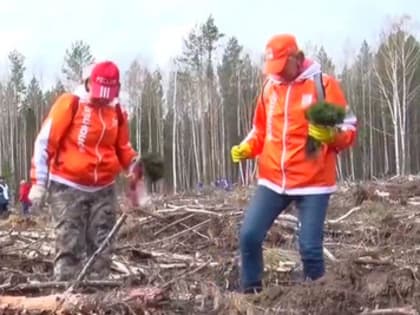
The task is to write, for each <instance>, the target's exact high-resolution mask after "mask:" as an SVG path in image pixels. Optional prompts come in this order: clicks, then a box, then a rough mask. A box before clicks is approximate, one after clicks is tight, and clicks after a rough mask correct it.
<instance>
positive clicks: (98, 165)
mask: <svg viewBox="0 0 420 315" xmlns="http://www.w3.org/2000/svg"><path fill="white" fill-rule="evenodd" d="M119 92H120V71H119V69H118V67H117V66H116V65H115V64H114V63H113V62H110V61H105V62H99V63H96V64H95V65H94V67H93V69H92V70H91V73H90V75H89V78H88V80H87V82H86V85H85V91H84V93H82V94H83V95H80V96H78V95H76V93H63V94H62V95H61V96H60V97H59V98H58V99H57V101H56V102H55V103H54V104H53V105H52V108H51V110H50V112H49V114H48V116H47V117H46V119H45V121H44V123H43V125H42V128H41V131H40V132H39V134H38V136H37V138H36V141H35V149H34V155H33V158H32V169H31V181H32V184H33V185H32V188H31V190H30V193H29V200H30V201H31V202H32V204H33V206H34V207H39V206H40V204H42V200H43V199H44V195H45V193H46V189H47V188H46V186H47V175H49V180H50V186H49V203H50V205H51V208H52V211H53V213H52V215H53V220H54V224H55V235H56V239H55V259H54V276H55V279H56V280H58V281H66V280H69V279H72V278H74V277H75V276H76V275H77V273H78V272H79V271H80V270H81V267H82V264H83V262H84V258H86V256H90V255H91V254H92V253H93V252H94V251H95V250H96V249H97V248H98V246H99V245H100V244H101V243H102V242H103V241H104V239H105V238H106V236H107V235H108V234H109V232H110V231H111V229H112V227H113V225H114V224H115V221H116V209H117V198H116V189H115V180H116V178H117V176H118V174H120V173H121V171H123V170H124V171H126V172H128V175H129V177H130V178H138V176H139V175H138V174H139V173H140V172H141V167H140V160H139V157H138V154H137V153H136V151H135V150H134V149H133V148H132V146H131V144H130V141H129V125H128V119H127V114H126V112H125V111H124V110H123V108H122V107H121V105H120V103H119V99H118V96H119ZM48 168H49V174H48ZM110 265H111V257H110V247H107V249H106V250H105V252H104V253H103V254H101V255H100V256H99V257H98V258H97V259H96V262H95V264H94V266H93V267H92V273H91V274H90V275H89V277H90V278H93V279H98V278H103V277H106V276H107V275H108V274H109V271H110Z"/></svg>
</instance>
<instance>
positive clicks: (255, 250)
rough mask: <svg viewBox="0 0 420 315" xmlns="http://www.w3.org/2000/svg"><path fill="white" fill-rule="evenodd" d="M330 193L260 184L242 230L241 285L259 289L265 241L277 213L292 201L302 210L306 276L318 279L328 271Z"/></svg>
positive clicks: (302, 253)
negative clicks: (325, 240) (325, 244)
mask: <svg viewBox="0 0 420 315" xmlns="http://www.w3.org/2000/svg"><path fill="white" fill-rule="evenodd" d="M329 197H330V194H318V195H301V196H291V195H282V194H278V193H276V192H274V191H272V190H270V189H268V188H266V187H264V186H258V187H257V191H256V193H255V195H254V197H253V198H252V200H251V203H250V205H249V207H248V209H247V210H246V213H245V218H244V222H243V223H242V226H241V229H240V252H241V268H242V270H241V282H242V287H243V288H244V289H245V290H247V288H259V287H261V279H262V272H263V255H262V243H263V241H264V239H265V237H266V235H267V232H268V230H269V229H270V227H271V225H272V224H273V222H274V220H275V219H276V218H277V216H278V215H279V214H280V213H281V212H282V211H283V210H284V209H285V208H286V207H287V206H288V205H289V204H290V203H291V202H292V201H294V202H296V205H297V208H298V211H299V221H300V224H301V226H300V231H299V250H300V255H301V260H302V263H303V273H304V277H305V278H309V279H312V280H315V279H317V278H320V277H321V276H323V274H324V273H325V267H324V257H323V236H324V220H325V216H326V212H327V208H328V202H329Z"/></svg>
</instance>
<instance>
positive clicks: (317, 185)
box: [243, 60, 357, 195]
mask: <svg viewBox="0 0 420 315" xmlns="http://www.w3.org/2000/svg"><path fill="white" fill-rule="evenodd" d="M320 71H321V70H320V66H319V64H317V63H314V62H310V61H309V60H307V61H305V69H304V71H303V72H302V73H301V74H300V75H299V77H298V78H297V79H295V81H294V82H292V83H289V84H287V83H283V82H280V81H279V80H276V79H274V78H273V77H269V78H268V81H267V84H266V85H265V87H264V91H263V95H260V96H259V97H258V103H257V107H256V110H255V114H254V121H253V129H252V130H251V132H250V133H249V134H248V136H247V137H246V138H245V139H244V140H243V142H247V143H248V144H249V145H250V147H251V151H252V157H256V156H259V161H258V163H259V164H258V166H259V170H258V171H259V172H258V177H259V178H258V183H259V184H260V185H264V186H266V187H268V188H270V189H272V190H274V191H276V192H278V193H286V194H293V195H300V194H302V195H304V194H317V193H331V192H333V191H335V190H336V156H337V153H338V152H339V151H341V150H343V149H346V148H348V147H350V146H351V145H352V144H353V142H354V140H355V138H356V123H357V120H356V117H355V116H354V115H353V114H351V111H350V110H349V108H348V106H347V102H346V99H345V97H344V95H343V92H342V90H341V88H340V86H339V84H338V82H337V81H336V80H335V79H334V78H332V77H330V76H327V75H325V74H324V75H323V82H324V87H325V101H327V102H331V103H333V104H336V105H339V106H343V107H345V108H346V109H347V115H346V118H345V121H344V123H343V124H342V125H340V126H338V127H339V128H340V130H341V131H340V133H338V135H337V137H336V140H335V141H334V143H331V144H329V145H326V144H323V145H322V146H321V149H320V154H319V155H318V157H317V158H316V159H312V160H311V159H309V158H307V156H306V153H305V145H306V139H307V135H308V121H307V119H306V118H305V110H306V109H307V108H308V107H309V106H310V105H312V104H314V103H315V102H316V95H317V94H316V87H315V83H314V81H313V76H314V75H315V74H317V73H320ZM262 98H263V100H262Z"/></svg>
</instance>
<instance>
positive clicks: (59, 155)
mask: <svg viewBox="0 0 420 315" xmlns="http://www.w3.org/2000/svg"><path fill="white" fill-rule="evenodd" d="M76 94H79V95H76ZM116 104H117V102H112V103H111V104H109V105H107V106H93V105H91V104H89V102H88V99H87V97H86V94H84V93H83V92H79V93H76V92H75V93H74V94H71V93H64V94H62V95H61V96H60V97H59V98H58V99H57V101H56V102H55V103H54V105H53V106H52V108H51V110H50V112H49V114H48V116H47V117H46V119H45V121H44V122H43V125H42V128H41V130H40V132H39V134H38V136H37V138H36V141H35V147H34V155H33V158H32V166H31V181H32V184H40V185H46V182H47V179H48V175H49V180H51V181H55V182H58V183H62V184H65V185H67V186H70V187H74V188H76V189H79V190H83V191H88V192H94V191H97V190H100V189H102V188H104V187H106V186H108V185H111V184H113V183H114V182H115V178H116V176H117V175H118V174H119V173H120V172H121V170H122V169H125V170H127V169H128V167H129V166H130V164H131V163H132V161H133V160H134V159H135V157H136V156H137V153H136V152H135V150H134V149H133V148H132V147H131V144H130V142H129V127H128V120H127V114H126V113H125V112H124V111H123V109H122V108H121V106H119V108H120V109H121V110H120V112H119V113H118V110H117V109H116ZM74 109H76V110H74Z"/></svg>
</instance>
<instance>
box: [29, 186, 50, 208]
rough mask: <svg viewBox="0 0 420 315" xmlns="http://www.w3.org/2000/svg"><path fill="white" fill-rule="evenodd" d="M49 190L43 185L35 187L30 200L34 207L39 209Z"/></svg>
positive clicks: (30, 193)
mask: <svg viewBox="0 0 420 315" xmlns="http://www.w3.org/2000/svg"><path fill="white" fill-rule="evenodd" d="M46 192H47V189H45V187H44V186H43V185H33V186H32V187H31V190H30V191H29V195H28V198H29V200H30V202H31V203H32V207H39V206H40V204H41V200H42V198H43V197H44V195H45V193H46Z"/></svg>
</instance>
